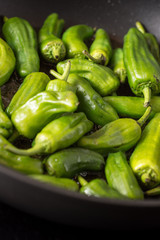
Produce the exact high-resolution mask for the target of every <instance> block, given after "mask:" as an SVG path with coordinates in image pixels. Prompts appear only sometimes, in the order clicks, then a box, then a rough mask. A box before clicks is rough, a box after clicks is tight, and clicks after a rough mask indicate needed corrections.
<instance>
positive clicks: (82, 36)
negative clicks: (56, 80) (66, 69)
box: [62, 24, 94, 58]
mask: <svg viewBox="0 0 160 240" xmlns="http://www.w3.org/2000/svg"><path fill="white" fill-rule="evenodd" d="M93 33H94V29H93V28H92V27H90V26H88V25H85V24H78V25H74V26H71V27H69V28H68V29H66V30H65V32H64V33H63V35H62V40H63V42H64V44H65V46H66V51H67V54H66V57H67V58H85V55H84V54H83V52H82V51H83V50H86V51H88V47H87V45H86V43H85V41H86V40H88V39H90V38H91V37H92V35H93Z"/></svg>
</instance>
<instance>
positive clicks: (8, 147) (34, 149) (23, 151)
mask: <svg viewBox="0 0 160 240" xmlns="http://www.w3.org/2000/svg"><path fill="white" fill-rule="evenodd" d="M4 148H5V149H6V150H8V151H10V152H12V153H15V154H18V155H23V156H32V155H35V154H39V153H41V150H42V148H41V147H39V146H38V147H36V146H35V147H32V148H29V149H18V148H16V147H14V146H12V145H7V144H6V145H5V146H4Z"/></svg>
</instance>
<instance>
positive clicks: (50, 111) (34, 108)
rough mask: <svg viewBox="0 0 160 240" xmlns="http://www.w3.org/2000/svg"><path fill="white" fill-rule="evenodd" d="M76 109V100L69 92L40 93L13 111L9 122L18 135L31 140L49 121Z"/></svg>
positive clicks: (73, 94)
mask: <svg viewBox="0 0 160 240" xmlns="http://www.w3.org/2000/svg"><path fill="white" fill-rule="evenodd" d="M77 107H78V98H77V96H76V95H75V93H73V92H71V91H66V92H53V91H42V92H40V93H38V94H36V95H35V96H33V97H32V98H30V99H29V100H28V101H27V102H26V103H24V104H23V105H22V106H20V107H19V108H18V109H17V110H16V111H14V112H13V114H12V116H11V120H12V122H13V124H14V126H15V128H16V129H17V131H18V132H19V134H20V135H23V136H25V137H27V138H30V139H32V138H34V137H35V136H36V134H37V133H38V132H39V131H41V129H42V128H43V127H44V126H45V125H46V124H48V123H49V122H50V121H52V120H53V119H55V118H57V117H58V116H60V115H61V114H62V113H65V112H74V111H75V110H76V109H77Z"/></svg>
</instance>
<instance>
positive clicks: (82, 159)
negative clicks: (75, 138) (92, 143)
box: [45, 147, 105, 178]
mask: <svg viewBox="0 0 160 240" xmlns="http://www.w3.org/2000/svg"><path fill="white" fill-rule="evenodd" d="M104 165H105V162H104V158H103V156H102V155H101V154H99V153H96V152H94V151H91V150H88V149H84V148H78V147H70V148H67V149H62V150H61V151H58V152H56V153H54V154H51V155H50V156H49V157H46V159H45V169H46V170H47V173H48V174H49V175H54V176H56V177H67V178H73V177H74V176H75V175H77V174H79V173H81V172H84V171H101V170H102V169H103V168H104Z"/></svg>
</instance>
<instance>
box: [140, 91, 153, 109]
mask: <svg viewBox="0 0 160 240" xmlns="http://www.w3.org/2000/svg"><path fill="white" fill-rule="evenodd" d="M142 92H143V95H144V107H148V106H149V105H150V102H151V89H150V87H145V88H143V90H142Z"/></svg>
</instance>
